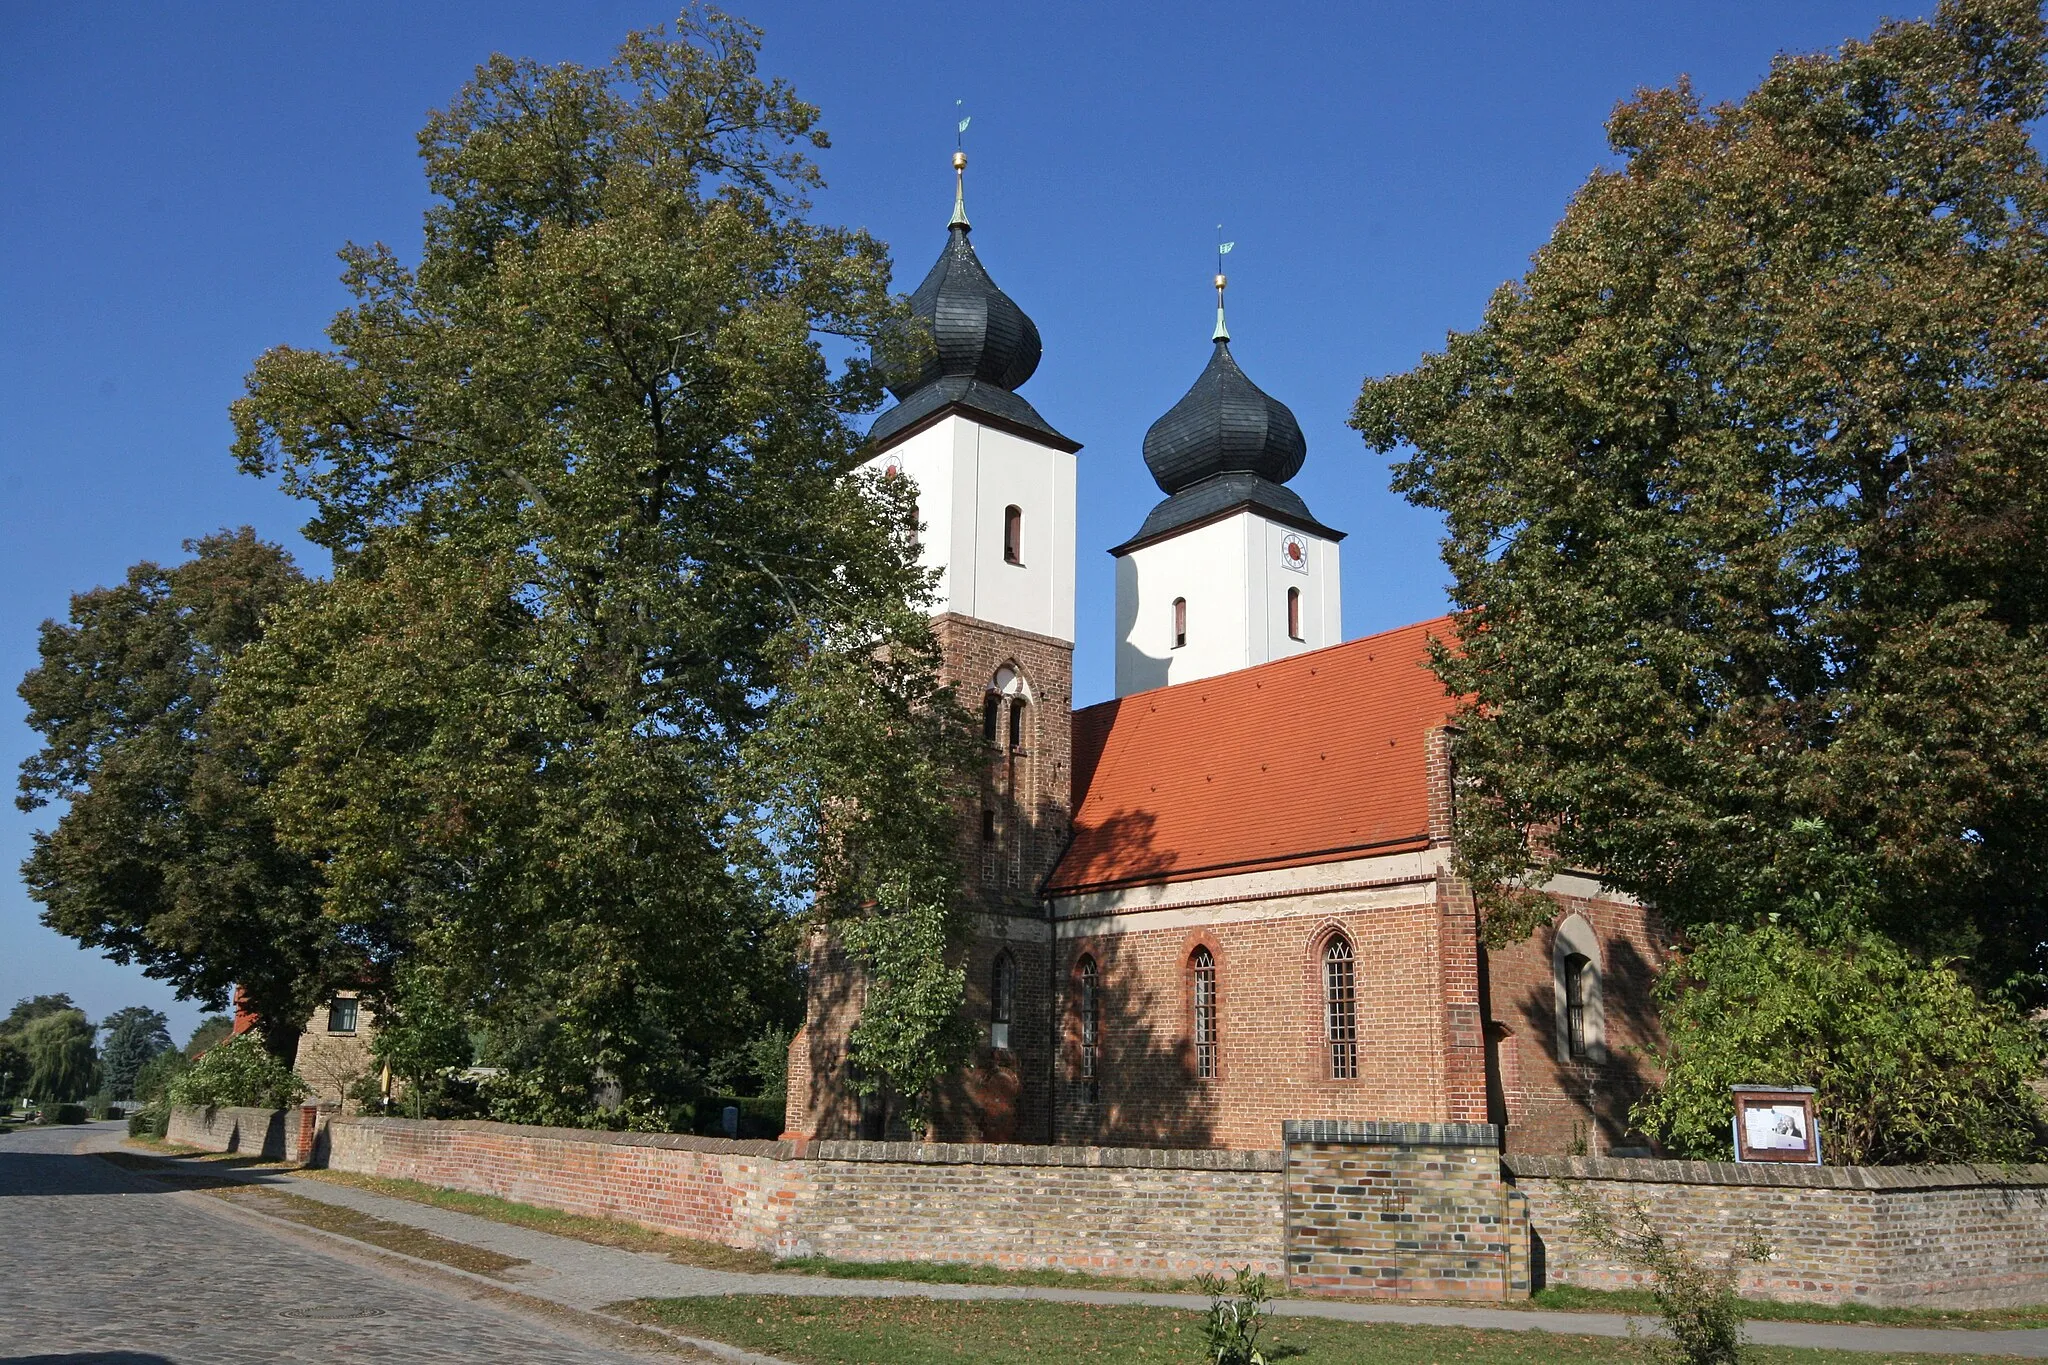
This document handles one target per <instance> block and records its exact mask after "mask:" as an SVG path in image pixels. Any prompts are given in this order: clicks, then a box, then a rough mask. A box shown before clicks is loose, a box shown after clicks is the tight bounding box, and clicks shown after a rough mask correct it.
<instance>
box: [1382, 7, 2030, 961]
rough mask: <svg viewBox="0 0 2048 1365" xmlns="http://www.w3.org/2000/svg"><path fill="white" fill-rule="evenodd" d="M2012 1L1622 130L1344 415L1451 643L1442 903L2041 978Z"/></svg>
mask: <svg viewBox="0 0 2048 1365" xmlns="http://www.w3.org/2000/svg"><path fill="white" fill-rule="evenodd" d="M2043 48H2044V39H2043V25H2042V16H2041V13H2040V9H2039V7H2038V5H2037V4H2036V3H2035V0H1946V2H1945V3H1943V4H1942V5H1941V6H1940V9H1939V11H1938V12H1937V14H1936V15H1935V17H1934V18H1933V19H1931V20H1929V21H1926V22H1912V23H1888V24H1886V25H1885V26H1884V27H1882V28H1881V29H1879V30H1878V32H1877V33H1876V35H1875V36H1874V37H1872V38H1871V39H1870V40H1869V41H1868V42H1852V43H1849V44H1847V45H1846V46H1844V47H1843V48H1842V49H1841V51H1840V52H1838V53H1834V54H1827V55H1820V56H1801V57H1790V56H1788V57H1781V58H1779V59H1778V60H1777V61H1776V62H1775V63H1774V64H1773V66H1772V69H1771V72H1770V75H1769V76H1768V77H1767V78H1766V79H1765V80H1764V82H1763V83H1762V84H1761V85H1760V86H1759V87H1758V88H1757V89H1756V90H1755V91H1754V92H1752V93H1751V94H1750V95H1749V96H1748V97H1747V98H1746V99H1744V100H1742V101H1741V102H1740V103H1737V104H1729V105H1724V106H1719V107H1715V108H1712V109H1703V108H1701V107H1700V105H1699V103H1698V102H1697V101H1696V100H1695V98H1694V97H1693V94H1692V92H1691V90H1690V89H1689V88H1688V87H1686V86H1685V85H1682V84H1681V85H1680V86H1679V87H1678V88H1676V89H1672V90H1659V91H1646V92H1643V93H1641V94H1639V95H1638V96H1637V97H1636V98H1634V99H1633V100H1631V101H1629V102H1627V103H1625V104H1623V105H1621V106H1620V107H1619V108H1618V109H1617V110H1616V111H1615V113H1614V115H1613V118H1612V120H1611V122H1610V124H1609V137H1610V141H1611V143H1612V146H1613V148H1614V151H1615V152H1616V154H1617V155H1619V156H1620V157H1622V158H1623V159H1624V164H1622V165H1621V166H1620V167H1619V168H1618V169H1614V170H1611V171H1601V172H1598V173H1596V174H1595V175H1594V176H1593V178H1592V179H1591V180H1590V181H1589V182H1588V183H1587V184H1586V185H1585V186H1584V188H1583V189H1581V190H1580V191H1579V193H1578V195H1577V196H1576V197H1575V198H1574V200H1573V201H1572V204H1571V206H1570V209H1569V210H1568V212H1567V213H1566V215H1565V218H1564V221H1563V222H1562V223H1561V224H1560V225H1559V226H1558V228H1557V231H1556V233H1555V235H1554V236H1553V237H1552V239H1551V241H1550V242H1549V244H1548V245H1546V246H1545V247H1544V248H1543V249H1542V250H1541V251H1540V252H1538V253H1537V255H1536V258H1535V263H1534V265H1533V267H1532V269H1531V270H1530V271H1529V273H1528V275H1527V276H1526V277H1525V278H1523V279H1522V280H1521V281H1519V282H1516V283H1513V284H1509V285H1506V286H1504V287H1502V288H1501V289H1500V290H1499V291H1498V292H1497V293H1496V294H1495V295H1494V297H1493V300H1492V302H1491V303H1490V305H1489V306H1488V308H1487V311H1486V316H1485V320H1484V321H1483V323H1482V324H1481V325H1480V326H1479V328H1478V329H1477V330H1476V331H1473V332H1469V333H1464V334H1454V335H1452V336H1451V337H1450V339H1449V343H1448V345H1447V346H1446V348H1445V349H1444V350H1443V351H1442V352H1441V353H1439V354H1435V355H1431V356H1429V357H1428V358H1427V359H1426V360H1425V361H1424V362H1423V363H1422V364H1421V365H1420V366H1419V367H1418V368H1416V369H1415V370H1413V371H1412V372H1410V373H1407V374H1403V375H1397V376H1394V377H1391V378H1387V379H1382V380H1376V381H1372V382H1369V383H1367V384H1366V386H1365V389H1364V393H1363V395H1362V396H1361V398H1360V400H1359V403H1358V407H1357V411H1356V414H1355V417H1354V422H1355V424H1356V425H1357V426H1358V427H1359V428H1360V429H1361V430H1362V431H1363V432H1364V434H1365V437H1366V439H1367V441H1368V442H1370V443H1371V444H1372V445H1373V446H1374V447H1375V448H1377V449H1380V450H1392V449H1394V448H1395V447H1396V446H1398V445H1402V444H1404V443H1405V444H1406V445H1408V446H1411V447H1413V453H1412V455H1411V456H1410V457H1409V458H1408V459H1406V461H1405V462H1404V463H1402V464H1400V465H1398V466H1397V470H1396V480H1395V486H1396V488H1397V489H1398V490H1400V491H1402V492H1405V493H1406V494H1407V495H1408V496H1409V498H1410V499H1411V500H1412V501H1414V502H1416V503H1418V504H1421V505H1423V506H1427V507H1432V508H1436V509H1439V510H1440V511H1442V512H1443V513H1444V515H1445V517H1446V520H1447V523H1448V528H1449V536H1448V539H1447V540H1446V542H1445V545H1444V554H1445V559H1446V562H1447V563H1448V565H1449V566H1450V569H1451V571H1452V574H1453V580H1454V581H1453V588H1452V591H1453V596H1454V600H1455V602H1456V605H1457V607H1458V609H1459V613H1460V615H1459V617H1458V632H1457V640H1456V642H1455V643H1456V647H1455V649H1454V650H1452V651H1448V652H1446V653H1444V654H1443V655H1442V656H1441V657H1439V658H1438V659H1437V661H1436V666H1437V668H1438V670H1439V671H1440V673H1441V674H1442V676H1443V678H1444V680H1445V682H1446V683H1447V684H1448V685H1449V687H1450V689H1451V690H1452V691H1453V692H1454V693H1457V694H1461V695H1463V696H1465V697H1467V698H1468V699H1469V700H1468V701H1467V703H1466V704H1465V706H1464V708H1463V716H1462V723H1463V725H1464V727H1465V733H1464V737H1463V739H1462V741H1461V743H1460V746H1459V750H1458V764H1459V772H1460V775H1461V780H1462V783H1463V787H1464V793H1465V794H1464V796H1463V798H1462V800H1461V804H1460V806H1459V811H1458V818H1459V826H1460V830H1461V838H1462V847H1463V850H1464V857H1465V862H1466V869H1467V871H1468V872H1470V873H1471V874H1472V875H1473V876H1474V877H1475V878H1476V879H1477V881H1478V882H1479V883H1480V884H1481V885H1482V886H1483V887H1485V888H1487V890H1488V894H1489V898H1490V908H1489V913H1490V917H1491V918H1490V928H1491V931H1492V932H1493V934H1494V935H1495V936H1496V937H1513V936H1515V935H1517V934H1520V933H1522V932H1526V930H1527V929H1528V927H1529V924H1530V918H1529V909H1528V907H1527V906H1526V905H1525V904H1524V903H1523V902H1522V901H1520V900H1518V899H1517V898H1516V896H1515V895H1514V893H1513V892H1512V889H1511V888H1512V887H1513V886H1514V885H1515V883H1516V880H1517V879H1518V878H1519V877H1520V876H1521V874H1522V873H1523V872H1524V871H1525V869H1527V868H1529V867H1531V866H1534V867H1536V868H1538V869H1557V868H1562V867H1568V866H1569V867H1579V868H1593V869H1598V870H1599V871H1600V872H1601V874H1602V875H1603V876H1604V877H1606V878H1607V879H1609V880H1610V881H1611V882H1613V883H1614V884H1616V885H1618V886H1620V887H1623V888H1625V889H1627V890H1629V891H1631V892H1635V893H1637V894H1639V895H1642V896H1644V897H1646V898H1647V899H1649V900H1650V901H1652V902H1653V903H1655V904H1656V905H1657V906H1658V907H1659V909H1660V910H1662V911H1664V912H1665V913H1666V914H1667V915H1669V916H1671V917H1673V918H1674V919H1675V920H1676V921H1677V922H1678V923H1680V924H1681V925H1683V924H1692V923H1706V922H1714V921H1732V922H1738V923H1751V922H1757V921H1761V920H1767V919H1768V918H1769V917H1772V916H1778V917H1782V918H1783V920H1784V921H1785V922H1787V923H1791V924H1799V925H1803V926H1805V927H1807V928H1808V929H1811V930H1815V931H1818V932H1822V933H1828V932H1833V931H1836V930H1841V929H1844V928H1845V927H1846V926H1849V925H1867V926H1871V927H1874V928H1876V929H1879V930H1881V931H1883V932H1885V933H1888V934H1889V935H1891V936H1892V937H1894V938H1896V939H1897V940H1899V941H1900V942H1902V943H1905V944H1907V945H1910V946H1913V947H1915V948H1917V949H1919V950H1921V951H1922V952H1923V953H1928V954H1934V955H1938V956H1944V957H1947V956H1957V957H1962V958H1965V959H1968V962H1967V966H1968V969H1969V970H1970V972H1971V973H1972V974H1973V975H1974V976H1975V977H1976V979H1977V980H1978V981H1979V982H1980V983H1983V984H1993V985H1996V984H2011V985H2014V986H2016V987H2020V988H2023V989H2024V991H2025V992H2026V993H2028V994H2029V995H2031V996H2032V997H2033V998H2035V999H2038V998H2040V996H2041V994H2042V991H2041V989H2040V982H2041V981H2042V980H2043V978H2042V977H2041V976H2040V975H2039V974H2040V973H2041V971H2042V969H2043V968H2044V967H2048V961H2044V960H2043V957H2042V945H2043V944H2044V943H2048V553H2044V547H2048V348H2044V346H2043V342H2042V337H2043V334H2044V327H2048V178H2044V174H2043V168H2042V163H2041V160H2040V157H2039V155H2038V154H2037V150H2036V148H2035V145H2034V143H2033V141H2032V140H2031V138H2030V136H2029V131H2028V124H2029V122H2030V121H2031V120H2035V119H2038V118H2039V117H2040V116H2041V115H2042V113H2043V110H2044V107H2048V77H2044V66H2043Z"/></svg>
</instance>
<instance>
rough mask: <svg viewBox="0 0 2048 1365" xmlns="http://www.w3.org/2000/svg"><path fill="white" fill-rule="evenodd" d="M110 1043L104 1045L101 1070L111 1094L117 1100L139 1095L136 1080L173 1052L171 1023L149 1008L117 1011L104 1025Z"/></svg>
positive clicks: (139, 1007)
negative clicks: (152, 1061) (152, 1062)
mask: <svg viewBox="0 0 2048 1365" xmlns="http://www.w3.org/2000/svg"><path fill="white" fill-rule="evenodd" d="M100 1027H101V1028H102V1029H104V1030H106V1035H107V1036H106V1040H105V1041H104V1042H103V1043H101V1045H100V1067H101V1069H102V1071H103V1072H104V1073H105V1079H106V1085H107V1091H108V1093H109V1094H111V1095H112V1096H113V1097H114V1098H116V1099H128V1098H130V1097H132V1096H133V1095H134V1094H135V1078H136V1076H137V1075H138V1074H139V1073H140V1072H141V1070H142V1068H143V1067H144V1066H146V1065H148V1064H149V1062H150V1061H151V1059H153V1058H155V1057H156V1056H158V1055H159V1054H161V1053H165V1052H169V1051H171V1021H170V1020H169V1019H167V1018H165V1017H164V1014H163V1011H161V1010H153V1009H150V1008H149V1007H148V1006H146V1005H130V1006H128V1007H127V1008H126V1009H119V1010H115V1011H114V1012H113V1013H112V1014H110V1015H108V1016H107V1017H106V1018H105V1019H102V1020H101V1021H100Z"/></svg>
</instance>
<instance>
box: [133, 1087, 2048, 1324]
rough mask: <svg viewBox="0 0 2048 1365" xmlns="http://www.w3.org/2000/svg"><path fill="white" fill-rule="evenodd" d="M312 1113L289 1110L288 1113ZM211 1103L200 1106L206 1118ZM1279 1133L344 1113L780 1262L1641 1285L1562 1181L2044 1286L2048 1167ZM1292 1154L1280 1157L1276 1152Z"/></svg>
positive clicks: (1940, 1271)
mask: <svg viewBox="0 0 2048 1365" xmlns="http://www.w3.org/2000/svg"><path fill="white" fill-rule="evenodd" d="M301 1117H303V1116H301ZM202 1119H203V1123H202ZM282 1127H283V1125H282V1123H281V1121H280V1116H278V1115H274V1114H272V1113H270V1111H267V1110H239V1111H235V1110H214V1111H212V1112H211V1114H210V1115H200V1114H198V1112H197V1111H179V1114H178V1115H175V1116H174V1117H173V1126H172V1130H171V1135H172V1137H173V1138H175V1139H176V1140H178V1141H181V1142H190V1143H192V1144H193V1145H194V1146H204V1147H211V1148H212V1149H213V1150H216V1151H225V1150H230V1149H231V1148H230V1144H233V1147H232V1149H233V1150H242V1151H251V1150H258V1149H259V1146H258V1140H257V1137H256V1135H261V1141H262V1148H261V1149H263V1150H268V1143H269V1137H270V1134H272V1133H273V1132H274V1133H276V1134H277V1136H278V1140H279V1144H280V1149H281V1145H282V1137H283V1132H282ZM1286 1132H1287V1137H1288V1141H1289V1147H1288V1149H1287V1151H1286V1152H1261V1151H1156V1150H1151V1149H1122V1148H1103V1147H1023V1146H997V1145H976V1144H936V1145H924V1144H913V1143H882V1142H812V1143H809V1144H804V1143H795V1142H744V1141H742V1142H729V1141H725V1140H723V1139H717V1138H700V1137H685V1136H680V1135H674V1134H665V1133H604V1132H591V1131H588V1130H584V1129H558V1128H524V1127H515V1126H512V1125H509V1124H498V1123H477V1122H462V1123H456V1122H414V1121H410V1120H406V1119H388V1118H352V1119H351V1118H335V1119H332V1120H331V1121H330V1122H329V1123H328V1125H327V1128H326V1132H325V1136H324V1138H323V1139H322V1142H321V1147H322V1149H323V1152H324V1156H325V1159H326V1161H327V1163H328V1164H330V1165H332V1166H333V1167H334V1168H335V1169H337V1170H346V1171H359V1172H362V1173H364V1174H368V1175H381V1176H395V1177H401V1178H404V1179H409V1180H418V1181H421V1182H423V1183H426V1184H430V1185H438V1186H442V1187H444V1188H448V1189H458V1190H468V1191H472V1192H474V1193H478V1194H490V1195H497V1196H499V1197H500V1198H505V1199H516V1200H519V1201H521V1202H523V1203H529V1204H538V1205H541V1206H543V1207H546V1208H554V1209H561V1210H564V1211H566V1212H570V1213H581V1214H593V1215H598V1216H603V1217H611V1218H621V1219H625V1220H627V1221H630V1222H634V1223H639V1224H641V1225H643V1226H646V1227H652V1228H658V1229H661V1230H663V1231H667V1232H674V1233H680V1234H682V1235H684V1236H688V1237H696V1238H700V1239H703V1240H706V1241H713V1242H720V1243H724V1244H726V1245H728V1246H736V1247H744V1248H749V1249H759V1250H763V1251H768V1252H772V1253H774V1254H776V1255H778V1256H805V1255H818V1256H831V1257H836V1258H839V1259H843V1260H851V1261H884V1260H929V1261H951V1262H968V1263H981V1264H992V1265H1003V1266H1014V1267H1036V1266H1046V1267H1057V1268H1063V1269H1073V1270H1086V1271H1094V1272H1097V1273H1104V1274H1127V1275H1176V1276H1177V1275H1186V1274H1191V1273H1194V1272H1197V1271H1203V1270H1221V1269H1226V1268H1230V1267H1235V1266H1240V1265H1247V1264H1248V1265H1250V1266H1251V1267H1252V1268H1253V1269H1255V1270H1259V1271H1263V1272H1265V1273H1267V1274H1276V1275H1277V1274H1280V1273H1283V1272H1285V1273H1287V1274H1289V1275H1290V1277H1291V1278H1292V1279H1293V1280H1294V1282H1295V1283H1296V1284H1297V1285H1299V1286H1301V1287H1304V1288H1307V1289H1310V1290H1312V1291H1322V1292H1350V1293H1362V1294H1368V1295H1378V1296H1383V1297H1399V1296H1414V1297H1428V1298H1466V1299H1488V1298H1492V1299H1500V1298H1509V1297H1515V1296H1518V1295H1521V1294H1525V1293H1527V1292H1528V1290H1529V1288H1530V1287H1531V1286H1532V1285H1541V1284H1543V1283H1545V1282H1548V1283H1551V1284H1579V1285H1587V1286H1591V1287H1596V1288H1621V1287H1626V1286H1631V1285H1636V1284H1640V1283H1641V1277H1640V1275H1639V1273H1638V1272H1636V1271H1633V1270H1631V1269H1629V1268H1627V1267H1625V1266H1621V1265H1617V1264H1614V1263H1613V1262H1612V1260H1611V1259H1609V1258H1607V1257H1604V1256H1602V1255H1600V1254H1599V1253H1597V1252H1593V1251H1591V1250H1589V1249H1588V1248H1586V1247H1584V1246H1582V1245H1580V1244H1579V1243H1578V1242H1577V1241H1575V1239H1574V1236H1573V1234H1572V1230H1571V1226H1570V1224H1571V1218H1570V1211H1569V1210H1568V1209H1567V1208H1566V1207H1565V1206H1564V1203H1563V1200H1562V1198H1561V1197H1560V1191H1561V1189H1562V1188H1563V1186H1564V1184H1565V1182H1568V1181H1570V1182H1578V1187H1579V1188H1580V1189H1583V1190H1585V1191H1587V1192H1588V1193H1589V1194H1590V1195H1591V1196H1592V1197H1595V1198H1598V1199H1600V1200H1602V1201H1603V1202H1605V1203H1606V1204H1607V1205H1608V1206H1609V1207H1610V1208H1611V1209H1613V1210H1615V1211H1617V1212H1619V1211H1620V1210H1621V1209H1623V1208H1624V1207H1625V1206H1626V1205H1628V1204H1629V1203H1632V1202H1638V1201H1639V1202H1641V1203H1642V1204H1643V1205H1644V1207H1646V1208H1647V1209H1648V1210H1649V1211H1650V1214H1651V1217H1652V1218H1653V1219H1655V1220H1656V1221H1657V1222H1658V1223H1659V1225H1661V1226H1663V1227H1666V1228H1668V1229H1670V1230H1672V1231H1673V1232H1675V1233H1676V1234H1677V1235H1678V1236H1680V1237H1681V1238H1682V1239H1683V1240H1684V1242H1685V1244H1686V1245H1687V1246H1688V1247H1691V1248H1693V1249H1695V1250H1697V1251H1698V1252H1700V1253H1701V1254H1704V1255H1708V1256H1719V1255H1723V1254H1725V1253H1726V1252H1727V1250H1728V1249H1729V1248H1730V1247H1732V1246H1733V1245H1735V1244H1736V1243H1737V1241H1738V1239H1741V1238H1743V1237H1745V1236H1746V1235H1747V1234H1748V1232H1749V1230H1750V1228H1751V1227H1752V1226H1753V1225H1754V1226H1757V1227H1759V1228H1760V1229H1761V1230H1762V1232H1763V1234H1764V1236H1765V1238H1766V1239H1767V1240H1768V1241H1770V1242H1771V1243H1772V1244H1773V1246H1774V1247H1775V1248H1776V1252H1777V1254H1776V1256H1775V1257H1774V1259H1773V1260H1772V1261H1771V1262H1769V1263H1768V1264H1766V1265H1763V1266H1759V1267H1751V1268H1750V1270H1749V1271H1748V1272H1747V1273H1746V1274H1745V1276H1744V1280H1743V1287H1744V1291H1745V1292H1746V1293H1749V1294H1751V1295H1754V1296H1758V1297H1771V1298H1780V1299H1805V1300H1813V1301H1822V1302H1833V1301H1840V1300H1854V1301H1858V1302H1864V1303H1871V1304H1877V1305H1911V1304H1927V1305H1940V1306H1949V1307H1974V1306H1983V1307H1995V1306H2008V1305H2022V1304H2038V1303H2048V1167H2015V1168H1995V1167H1971V1166H1946V1167H1934V1168H1919V1169H1908V1168H1858V1167H1824V1168H1814V1167H1788V1166H1735V1165H1729V1164H1720V1163H1712V1162H1676V1161H1634V1160H1616V1159H1612V1158H1585V1157H1524V1156H1507V1157H1503V1156H1501V1155H1500V1154H1499V1148H1498V1145H1497V1142H1496V1141H1495V1139H1494V1138H1493V1136H1492V1133H1493V1130H1492V1129H1490V1128H1488V1127H1487V1126H1486V1125H1483V1124H1372V1123H1327V1122H1319V1123H1303V1124H1290V1125H1288V1127H1287V1130H1286ZM1290 1163H1291V1164H1290Z"/></svg>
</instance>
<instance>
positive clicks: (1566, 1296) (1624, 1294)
mask: <svg viewBox="0 0 2048 1365" xmlns="http://www.w3.org/2000/svg"><path fill="white" fill-rule="evenodd" d="M1529 1304H1530V1306H1531V1307H1534V1308H1548V1309H1555V1310H1562V1311H1564V1312H1569V1313H1630V1314H1634V1315H1636V1316H1638V1317H1648V1318H1655V1317H1656V1316H1657V1296H1656V1295H1654V1294H1652V1293H1651V1292H1650V1291H1649V1290H1647V1289H1581V1288H1579V1287H1578V1286H1577V1285H1568V1284H1565V1285H1553V1286H1551V1287H1550V1288H1548V1289H1539V1290H1537V1291H1536V1292H1535V1293H1534V1294H1532V1295H1531V1296H1530V1298H1529ZM1742 1316H1743V1317H1745V1318H1747V1319H1749V1320H1750V1321H1752V1322H1763V1321H1771V1322H1842V1323H1861V1324H1864V1325H1867V1326H1871V1327H1969V1328H1974V1329H1977V1330H1979V1331H2000V1330H2004V1329H2010V1328H2019V1327H2048V1307H2033V1308H1880V1307H1878V1306H1876V1305H1874V1304H1867V1303H1778V1302H1775V1301H1773V1300H1770V1299H1744V1300H1743V1301H1742Z"/></svg>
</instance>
